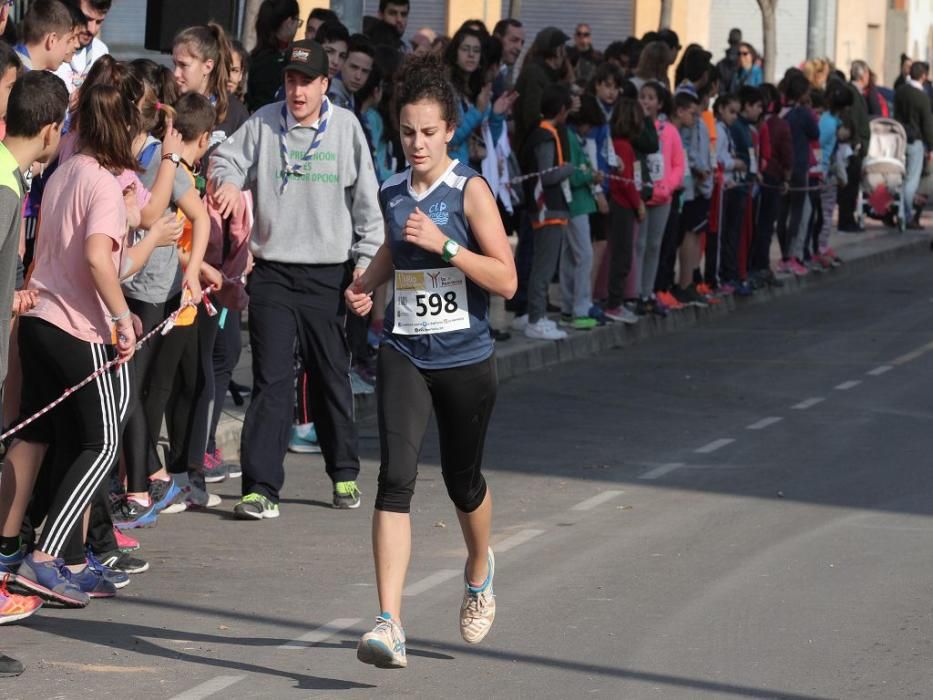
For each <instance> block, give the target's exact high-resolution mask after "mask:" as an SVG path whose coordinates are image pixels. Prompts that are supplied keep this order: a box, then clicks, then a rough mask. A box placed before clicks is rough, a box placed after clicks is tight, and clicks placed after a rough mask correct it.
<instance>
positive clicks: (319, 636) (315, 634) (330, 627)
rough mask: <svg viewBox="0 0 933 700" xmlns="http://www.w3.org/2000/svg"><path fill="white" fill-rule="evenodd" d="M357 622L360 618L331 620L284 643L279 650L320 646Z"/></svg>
mask: <svg viewBox="0 0 933 700" xmlns="http://www.w3.org/2000/svg"><path fill="white" fill-rule="evenodd" d="M357 622H362V618H359V617H340V618H337V619H336V620H331V621H330V622H328V623H327V624H326V625H321V626H320V627H318V628H317V629H314V630H311V631H310V632H308V633H307V634H303V635H301V636H300V637H297V638H295V639H293V640H292V641H290V642H286V643H285V644H283V645H282V646H280V647H279V649H305V648H307V647H309V646H312V645H313V644H320V643H321V642H323V641H325V640H327V639H330V638H331V637H333V636H334V635H335V634H340V633H341V632H343V631H344V630H345V629H347V628H348V627H353V625H355V624H356V623H357Z"/></svg>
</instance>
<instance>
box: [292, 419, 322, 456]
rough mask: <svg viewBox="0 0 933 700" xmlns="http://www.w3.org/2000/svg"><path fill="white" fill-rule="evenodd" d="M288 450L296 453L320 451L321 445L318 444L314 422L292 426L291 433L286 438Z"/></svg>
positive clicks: (316, 452) (315, 452)
mask: <svg viewBox="0 0 933 700" xmlns="http://www.w3.org/2000/svg"><path fill="white" fill-rule="evenodd" d="M288 451H289V452H295V453H297V454H319V453H320V451H321V446H320V445H319V444H318V439H317V430H315V429H314V423H308V424H307V425H295V426H292V435H291V437H290V438H289V439H288Z"/></svg>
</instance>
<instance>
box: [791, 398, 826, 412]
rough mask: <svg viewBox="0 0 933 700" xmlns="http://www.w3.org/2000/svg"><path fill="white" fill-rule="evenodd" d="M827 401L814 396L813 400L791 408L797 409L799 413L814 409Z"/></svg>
mask: <svg viewBox="0 0 933 700" xmlns="http://www.w3.org/2000/svg"><path fill="white" fill-rule="evenodd" d="M825 400H826V399H825V398H823V397H822V396H814V397H813V398H812V399H806V400H804V401H801V402H800V403H798V404H795V405H793V406H791V408H795V409H797V410H798V411H806V410H807V409H808V408H813V407H814V406H816V405H817V404H818V403H823V402H824V401H825Z"/></svg>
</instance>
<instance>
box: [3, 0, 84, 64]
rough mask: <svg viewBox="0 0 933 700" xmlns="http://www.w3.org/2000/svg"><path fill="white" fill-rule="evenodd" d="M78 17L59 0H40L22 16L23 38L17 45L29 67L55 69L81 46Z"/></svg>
mask: <svg viewBox="0 0 933 700" xmlns="http://www.w3.org/2000/svg"><path fill="white" fill-rule="evenodd" d="M79 28H83V27H79V26H78V25H76V24H75V16H74V15H73V14H72V13H71V11H70V10H69V9H68V7H67V6H66V5H65V4H64V3H63V2H61V1H60V0H37V1H36V2H33V3H31V4H30V6H29V10H28V11H27V12H26V16H25V17H24V18H23V28H22V41H21V42H20V43H19V44H17V45H16V52H17V53H18V54H19V55H20V59H21V60H22V62H23V66H24V67H25V68H26V70H48V71H55V70H57V69H58V67H59V66H61V65H62V63H64V61H65V57H66V56H68V55H69V54H73V53H74V51H75V49H76V48H77V47H78V39H77V34H76V30H77V29H79Z"/></svg>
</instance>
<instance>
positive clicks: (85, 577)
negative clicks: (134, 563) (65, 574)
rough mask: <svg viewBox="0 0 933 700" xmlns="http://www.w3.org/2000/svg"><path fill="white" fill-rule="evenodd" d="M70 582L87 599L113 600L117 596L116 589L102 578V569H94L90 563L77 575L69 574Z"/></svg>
mask: <svg viewBox="0 0 933 700" xmlns="http://www.w3.org/2000/svg"><path fill="white" fill-rule="evenodd" d="M66 570H67V569H66ZM71 582H72V583H73V584H74V585H76V586H77V587H78V588H80V589H81V590H82V591H84V592H85V593H87V595H88V597H89V598H113V597H114V596H116V595H117V587H116V586H114V585H113V584H112V583H111V582H110V581H108V580H107V578H106V577H105V576H104V573H103V568H101V569H95V568H94V567H92V566H91V565H90V563H89V564H88V565H87V566H85V567H84V570H83V571H81V572H79V573H74V572H71Z"/></svg>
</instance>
